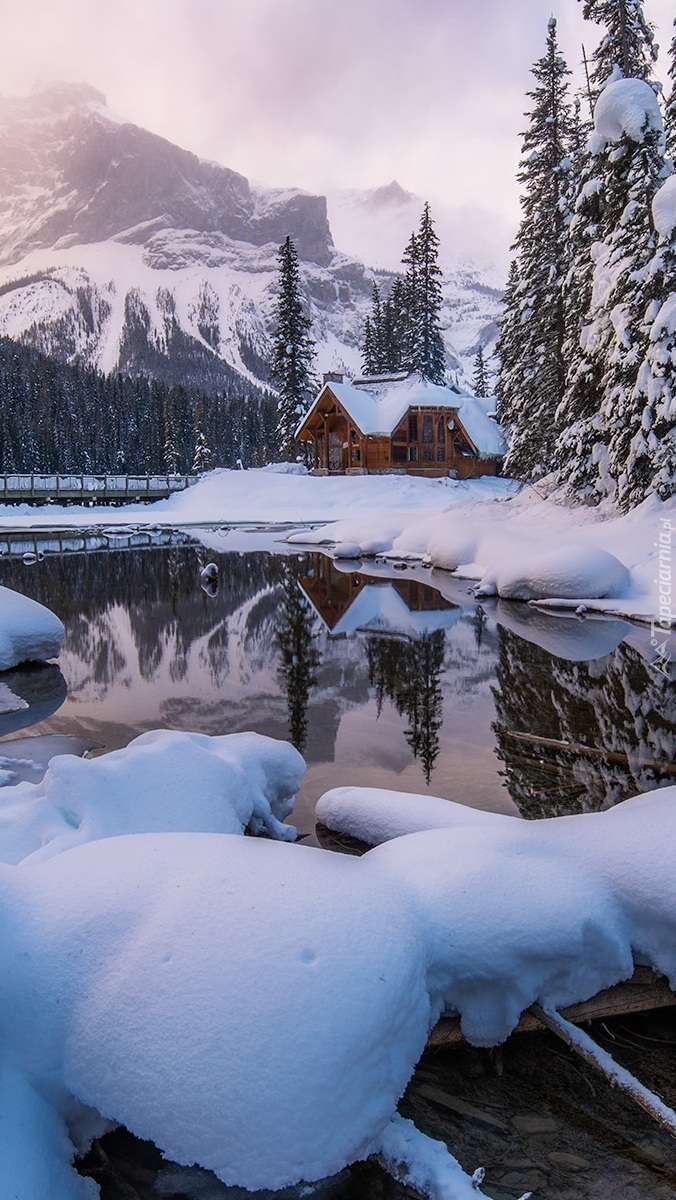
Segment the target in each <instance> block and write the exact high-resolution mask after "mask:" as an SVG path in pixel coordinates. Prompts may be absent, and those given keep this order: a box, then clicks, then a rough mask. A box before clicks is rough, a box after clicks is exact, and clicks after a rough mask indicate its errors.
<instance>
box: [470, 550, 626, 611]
mask: <svg viewBox="0 0 676 1200" xmlns="http://www.w3.org/2000/svg"><path fill="white" fill-rule="evenodd" d="M629 583H630V575H629V572H628V570H627V568H626V567H625V566H624V564H623V563H621V562H620V560H619V559H618V558H615V555H614V554H610V553H609V552H608V551H607V550H601V549H599V548H598V547H595V546H578V545H574V544H571V545H568V546H557V547H555V548H554V549H548V548H546V547H541V548H538V549H537V550H533V549H532V548H530V547H529V548H528V549H526V550H524V551H523V552H522V553H519V552H518V551H517V552H516V553H515V554H514V556H513V557H510V559H508V560H507V559H503V560H500V561H498V563H497V564H496V565H495V566H492V567H490V568H489V569H488V570H487V571H486V572H485V573H484V574H483V576H482V577H481V580H480V583H479V586H478V588H477V590H476V595H477V596H479V597H481V596H496V595H497V596H500V597H501V598H502V599H503V600H539V599H543V598H545V597H560V598H561V599H562V600H575V599H581V598H586V597H589V598H591V599H602V598H604V597H609V596H621V595H622V594H623V593H624V592H625V591H626V589H627V588H628V586H629Z"/></svg>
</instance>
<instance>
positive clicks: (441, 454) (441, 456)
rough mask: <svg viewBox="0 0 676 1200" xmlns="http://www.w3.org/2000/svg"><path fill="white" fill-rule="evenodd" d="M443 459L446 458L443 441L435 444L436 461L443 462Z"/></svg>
mask: <svg viewBox="0 0 676 1200" xmlns="http://www.w3.org/2000/svg"><path fill="white" fill-rule="evenodd" d="M445 459H446V450H445V448H444V443H443V442H439V444H438V446H437V462H445Z"/></svg>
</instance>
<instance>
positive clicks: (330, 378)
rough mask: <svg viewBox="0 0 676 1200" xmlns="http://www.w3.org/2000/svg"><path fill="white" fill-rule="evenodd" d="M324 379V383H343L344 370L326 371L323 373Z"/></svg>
mask: <svg viewBox="0 0 676 1200" xmlns="http://www.w3.org/2000/svg"><path fill="white" fill-rule="evenodd" d="M322 381H323V383H342V382H343V372H342V371H325V372H324V374H323V375H322Z"/></svg>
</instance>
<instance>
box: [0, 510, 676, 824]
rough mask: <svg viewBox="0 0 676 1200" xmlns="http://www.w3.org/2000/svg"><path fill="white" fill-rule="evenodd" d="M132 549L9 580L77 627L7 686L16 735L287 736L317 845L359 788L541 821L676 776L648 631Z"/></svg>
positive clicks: (191, 554)
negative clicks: (213, 584) (179, 732)
mask: <svg viewBox="0 0 676 1200" xmlns="http://www.w3.org/2000/svg"><path fill="white" fill-rule="evenodd" d="M129 540H130V539H129V537H128V535H125V534H123V533H122V532H120V533H119V534H113V535H111V536H110V537H109V540H108V545H109V547H110V546H112V547H113V548H108V549H106V550H97V551H91V552H89V553H86V554H62V555H59V554H49V553H47V554H46V555H45V557H44V559H43V560H42V561H37V562H31V563H24V562H23V560H22V557H21V556H20V554H19V551H17V558H15V559H13V560H9V559H7V558H5V560H4V561H3V562H2V582H3V583H4V584H5V585H6V586H8V587H12V588H16V589H17V590H18V591H21V592H24V593H25V594H27V595H30V596H33V597H35V599H37V600H40V601H41V602H42V603H44V604H47V605H48V606H49V607H50V608H52V609H54V611H55V612H57V613H58V615H59V616H60V617H61V618H62V620H63V621H64V624H65V626H66V640H65V645H64V648H63V652H62V654H61V656H60V658H59V669H58V670H57V669H56V668H54V667H48V668H37V669H36V668H32V669H30V670H28V671H17V672H12V673H11V678H10V677H9V676H8V682H9V684H10V686H12V687H13V690H14V691H15V692H17V693H18V694H22V691H21V689H22V687H23V689H24V694H25V696H26V699H27V700H28V701H29V703H30V705H31V707H30V708H29V710H28V711H27V712H26V713H23V714H13V715H12V716H9V717H6V718H0V730H2V732H3V733H5V732H6V733H7V734H9V735H11V734H16V733H17V732H20V730H19V728H18V727H19V726H20V725H22V724H32V727H31V729H30V732H31V734H33V735H35V734H42V733H69V734H76V735H78V736H80V737H85V738H89V739H91V740H92V741H95V742H98V743H100V745H101V747H102V748H103V749H105V750H111V749H116V748H118V747H120V746H124V745H126V744H127V743H128V742H129V741H130V740H131V739H132V738H133V737H135V736H136V735H137V734H139V733H142V732H144V731H145V730H148V729H154V728H158V727H166V728H171V729H185V730H197V731H199V732H202V733H210V734H222V733H233V732H239V731H241V730H248V729H253V730H256V731H258V732H260V733H265V734H269V735H271V736H272V737H276V738H290V739H291V740H292V741H293V742H294V744H295V745H296V746H298V747H299V749H301V751H302V752H303V753H304V755H305V757H306V759H307V762H308V768H309V769H308V774H307V776H306V779H305V781H304V784H303V788H302V791H301V794H300V796H299V800H298V804H297V807H296V811H295V813H294V816H293V818H292V819H293V820H294V821H295V822H296V823H297V825H298V827H299V830H300V832H301V834H302V835H304V836H311V835H312V831H313V827H314V821H313V811H314V804H315V802H316V800H317V798H318V797H319V796H320V795H321V794H322V792H324V791H325V790H327V789H328V788H329V787H335V786H340V785H344V784H359V785H364V786H375V787H387V788H393V789H395V790H397V791H407V792H416V793H430V794H432V795H439V796H443V797H446V798H450V799H454V800H460V801H462V802H463V803H466V804H470V805H473V806H476V807H479V808H486V809H493V810H497V811H503V812H512V813H515V814H516V813H521V814H522V815H524V816H528V817H535V816H550V815H555V814H559V813H564V812H578V811H582V810H585V809H598V808H604V807H607V806H609V805H611V804H613V803H616V802H617V801H618V800H621V799H624V798H625V797H627V796H629V795H632V794H634V793H636V792H637V791H644V790H646V789H648V788H650V787H655V786H658V785H659V784H662V783H668V782H670V781H673V780H674V776H673V775H670V774H669V771H670V770H673V766H672V764H673V762H674V758H675V757H676V754H675V750H676V746H675V742H676V735H675V732H674V730H675V722H674V715H675V711H674V707H673V700H674V695H673V687H670V686H669V683H668V681H667V680H666V679H665V677H664V675H662V674H661V673H660V672H659V671H658V670H657V669H655V667H653V665H652V662H651V660H652V659H653V658H654V652H653V651H652V650H651V647H650V637H649V632H648V631H647V630H642V629H640V628H637V627H635V626H631V625H630V624H628V623H627V622H623V621H618V620H603V619H598V618H594V617H586V618H584V619H580V618H578V617H575V616H572V617H570V616H569V617H561V616H551V615H545V614H542V613H540V612H538V611H536V610H533V609H532V608H529V607H528V605H524V604H506V603H499V602H484V605H483V607H482V606H479V605H477V604H476V603H475V602H474V600H473V597H472V594H471V590H470V589H469V587H468V585H467V584H465V583H463V582H462V581H454V580H451V579H450V578H449V577H444V573H443V572H430V571H425V570H424V569H422V568H420V567H411V566H408V567H400V569H396V568H393V567H392V566H390V567H383V566H378V567H377V568H376V567H375V565H374V564H368V563H364V564H341V566H340V568H338V566H337V565H336V564H335V563H333V562H332V560H330V559H329V558H327V557H325V556H324V555H321V554H318V553H311V554H303V555H302V556H296V555H288V554H284V555H280V554H271V553H268V552H258V553H256V552H252V551H249V552H243V551H239V552H228V551H227V550H223V551H220V552H218V551H216V550H214V549H213V545H212V548H210V549H206V548H205V547H204V546H203V545H202V544H201V543H199V542H197V541H195V540H194V539H192V538H190V537H188V536H187V535H184V534H178V533H176V534H174V535H173V537H172V543H173V544H170V545H167V544H166V542H167V538H166V535H164V536H163V538H162V539H161V540H158V541H157V544H155V545H153V544H151V545H150V546H149V547H148V548H146V549H138V548H136V549H135V548H127V547H128V543H129ZM211 540H212V543H213V542H214V541H215V542H216V544H218V538H217V537H214V536H213V534H212V536H211ZM223 541H224V543H226V544H227V537H224V538H223ZM151 542H152V535H151ZM114 547H118V548H114ZM19 550H20V547H19ZM207 561H213V562H215V563H216V564H217V566H218V568H219V575H218V587H217V589H215V590H214V594H209V592H208V591H206V590H204V588H203V587H202V586H201V580H200V570H201V567H202V566H203V565H204V564H205V563H206V562H207ZM374 571H377V572H378V573H376V574H374ZM438 587H441V588H442V589H443V592H442V591H438V590H436V589H437V588H438ZM552 651H555V653H553V652H552ZM36 718H37V719H38V723H34V722H35V720H36ZM3 720H4V721H5V725H4V726H3V725H2V721H3ZM534 739H545V741H537V740H534Z"/></svg>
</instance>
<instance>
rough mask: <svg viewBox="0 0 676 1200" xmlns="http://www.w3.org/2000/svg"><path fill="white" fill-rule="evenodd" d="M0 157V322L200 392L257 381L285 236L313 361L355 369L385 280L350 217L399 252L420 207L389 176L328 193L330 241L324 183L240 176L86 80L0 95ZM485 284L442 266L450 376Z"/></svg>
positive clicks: (467, 370) (482, 303) (483, 333)
mask: <svg viewBox="0 0 676 1200" xmlns="http://www.w3.org/2000/svg"><path fill="white" fill-rule="evenodd" d="M0 163H1V164H2V166H1V167H0V336H2V335H5V336H8V337H11V338H15V339H21V340H24V341H26V342H28V343H30V344H33V345H35V346H37V347H38V348H39V349H41V350H43V351H45V352H46V353H48V354H50V355H53V356H54V357H56V358H58V359H60V360H62V361H78V362H82V363H84V364H87V365H91V366H96V367H98V368H99V369H101V370H103V371H104V372H110V371H114V370H122V371H127V372H130V373H134V372H136V371H143V372H145V373H148V374H151V375H154V376H156V377H158V378H161V379H164V380H165V381H168V382H174V381H177V380H181V381H183V382H190V383H195V384H198V385H200V386H202V387H204V388H205V389H207V390H211V389H213V388H219V387H221V386H223V385H224V384H226V383H228V382H232V380H233V378H235V376H234V375H233V372H235V373H236V376H243V377H244V378H246V379H248V380H250V381H252V382H261V381H264V380H265V372H266V359H267V356H268V347H269V340H268V339H269V333H270V327H271V320H272V310H273V304H274V292H275V284H276V278H277V257H276V255H277V248H278V246H279V244H280V243H281V242H282V241H283V239H284V238H285V237H286V236H287V234H289V235H290V236H291V237H292V239H293V240H294V242H295V244H296V248H297V250H298V254H299V257H300V260H301V265H302V274H303V281H304V285H305V288H306V292H307V298H308V302H309V305H310V309H311V315H312V318H313V333H314V337H315V340H316V341H317V347H318V366H319V369H320V370H328V369H333V368H338V369H341V368H342V369H346V370H347V371H348V372H356V371H358V370H359V369H360V359H361V354H360V342H361V329H362V324H363V320H364V317H365V315H366V313H367V312H368V311H369V308H370V297H371V286H372V281H373V279H374V278H375V279H377V280H378V282H379V284H380V286H381V289H382V290H383V291H386V290H387V287H388V286H389V282H390V280H391V272H392V268H393V266H396V260H395V261H394V262H393V261H392V257H391V256H390V257H389V258H388V260H387V262H386V263H385V265H384V266H382V265H379V264H378V263H377V262H375V263H373V264H371V257H372V256H370V255H369V254H368V253H367V250H368V246H367V245H363V239H364V237H365V236H367V232H366V234H365V232H364V231H365V230H366V231H368V227H369V222H370V226H371V229H374V228H376V227H377V228H379V229H381V230H382V229H383V228H387V229H388V230H389V231H390V238H391V241H392V242H393V241H394V240H395V239H397V240H398V242H399V244H400V250H399V253H400V252H401V249H403V245H404V244H405V241H406V240H407V238H408V236H409V234H410V232H411V230H412V229H413V228H414V227H416V226H417V223H418V220H419V216H420V211H421V208H422V203H421V201H420V200H419V198H417V197H414V196H411V194H410V193H406V192H404V191H403V189H401V188H399V186H398V185H397V184H392V185H390V186H389V187H386V188H380V189H375V190H374V191H373V192H371V193H366V194H364V193H362V194H359V193H352V194H351V199H349V200H348V199H347V198H346V197H343V201H342V204H341V203H338V204H334V203H333V202H332V207H331V221H332V223H333V222H335V225H336V228H337V229H338V230H339V231H340V236H339V237H338V239H337V240H338V242H339V244H340V243H341V239H342V238H343V235H345V244H346V247H347V250H348V251H349V252H341V251H340V250H337V249H336V246H335V245H334V239H333V236H332V229H331V227H330V224H329V216H328V214H327V201H326V199H325V198H324V197H322V196H313V195H310V194H308V193H306V192H302V191H299V190H293V189H274V188H265V187H260V186H254V185H253V184H251V183H249V181H248V180H247V179H245V178H244V176H242V175H240V174H238V173H237V172H235V171H232V170H230V169H228V168H227V167H222V166H219V165H218V164H216V163H212V162H206V161H204V160H202V159H199V158H197V157H196V156H195V155H194V154H191V153H190V152H188V151H186V150H182V149H180V148H179V147H177V146H175V145H173V144H171V143H170V142H168V141H166V140H165V139H164V138H161V137H158V136H157V135H155V134H153V133H150V132H148V131H147V130H144V129H141V128H139V127H138V126H136V125H134V124H132V123H130V122H129V121H126V120H124V119H123V118H121V117H119V116H117V115H116V114H115V113H113V112H111V111H110V110H109V109H108V108H107V107H106V103H105V98H104V97H103V96H102V95H101V94H100V93H99V92H97V91H96V90H95V89H93V88H91V87H88V86H86V85H73V84H55V85H50V86H49V87H46V88H42V89H40V90H38V91H34V92H33V93H31V94H30V95H29V96H27V97H22V98H18V99H16V98H14V99H0ZM358 211H360V212H361V213H362V214H364V213H367V214H368V219H367V220H366V222H364V220H362V223H361V226H360V225H359V222H358V220H357V219H356V214H357V212H358ZM404 226H405V227H406V232H405V233H403V229H404ZM400 235H401V236H400ZM360 237H361V239H362V241H361V242H360V240H359V239H360ZM348 243H349V244H348ZM353 246H356V247H357V249H358V250H360V253H355V250H354V249H353ZM365 262H366V263H367V265H366V266H365V265H364V263H365ZM499 285H500V280H499V278H498V277H497V272H495V271H491V270H490V269H486V268H483V267H476V266H475V265H473V264H471V263H464V264H462V265H460V264H457V263H456V264H455V265H454V266H452V267H451V269H449V270H448V271H447V273H446V277H445V281H444V295H445V307H444V313H443V322H444V326H445V336H446V341H447V349H448V365H449V369H450V370H451V371H454V372H456V373H457V374H458V376H459V377H460V378H461V379H462V378H465V379H467V378H468V377H470V376H471V366H472V359H473V356H474V354H475V353H476V349H477V347H478V345H479V343H481V344H482V345H483V346H488V348H489V350H490V348H491V345H492V342H493V340H494V337H495V321H496V317H497V316H498V314H499V311H500V291H499Z"/></svg>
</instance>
